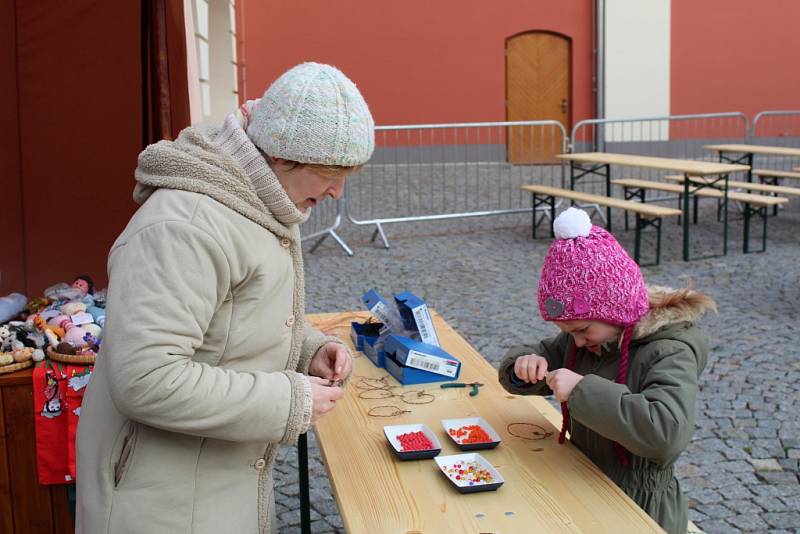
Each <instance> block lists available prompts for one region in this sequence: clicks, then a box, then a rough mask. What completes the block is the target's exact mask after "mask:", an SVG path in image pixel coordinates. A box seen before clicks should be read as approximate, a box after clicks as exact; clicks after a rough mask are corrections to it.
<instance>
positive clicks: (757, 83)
mask: <svg viewBox="0 0 800 534" xmlns="http://www.w3.org/2000/svg"><path fill="white" fill-rule="evenodd" d="M798 21H800V2H798V1H797V0H760V1H759V2H746V1H744V0H736V1H733V2H731V0H704V1H702V2H697V1H694V0H672V21H671V22H672V27H671V33H672V49H671V52H672V55H671V63H672V66H671V79H670V86H671V87H670V93H671V98H670V99H671V108H672V111H671V113H672V114H673V115H678V114H684V113H711V112H720V111H742V112H744V113H745V114H746V115H747V116H748V117H749V118H750V119H751V120H752V118H753V115H755V114H756V113H757V112H759V111H763V110H769V109H800V29H798Z"/></svg>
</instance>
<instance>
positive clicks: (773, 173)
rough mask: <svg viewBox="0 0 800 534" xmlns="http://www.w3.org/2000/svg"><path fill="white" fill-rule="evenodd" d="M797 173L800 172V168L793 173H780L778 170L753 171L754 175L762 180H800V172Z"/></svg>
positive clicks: (792, 171)
mask: <svg viewBox="0 0 800 534" xmlns="http://www.w3.org/2000/svg"><path fill="white" fill-rule="evenodd" d="M797 171H800V167H798V168H797V169H793V170H791V171H779V170H777V169H753V175H754V176H758V177H759V178H760V179H762V180H763V179H764V178H778V179H780V178H789V179H791V180H800V172H797ZM775 185H778V184H775Z"/></svg>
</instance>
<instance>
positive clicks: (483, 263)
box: [275, 200, 800, 533]
mask: <svg viewBox="0 0 800 534" xmlns="http://www.w3.org/2000/svg"><path fill="white" fill-rule="evenodd" d="M613 223H614V230H615V233H616V234H617V236H618V238H620V240H621V241H622V243H623V244H624V245H625V246H626V247H628V249H629V250H631V249H632V242H633V232H624V231H622V228H623V225H622V219H621V216H620V217H619V218H615V219H614V221H613ZM757 229H759V228H758V227H754V230H757ZM692 231H693V240H692V241H693V244H692V246H693V254H696V255H703V254H710V253H713V252H716V251H721V241H720V236H721V235H722V230H721V226H720V225H719V224H717V223H716V222H715V217H714V207H713V205H706V206H704V207H702V209H701V213H700V224H699V225H697V226H693V227H692ZM370 232H371V229H370V228H364V227H353V226H345V227H344V228H343V229H342V231H341V235H342V236H343V237H344V238H345V239H346V240H347V241H348V243H349V244H350V245H351V246H352V247H353V248H354V250H355V253H356V254H355V256H354V257H348V256H346V255H345V254H344V253H343V252H342V251H341V249H339V248H338V246H337V245H336V244H335V243H334V242H333V241H332V240H328V241H326V242H325V243H324V244H323V245H322V246H321V247H320V248H319V249H318V250H317V251H316V252H315V253H314V254H307V255H306V280H307V303H308V304H307V308H308V312H309V313H311V312H324V311H340V310H352V309H361V308H362V305H361V302H360V300H359V297H360V296H361V294H363V292H364V291H365V290H367V289H369V288H371V287H374V288H376V289H378V290H379V291H380V292H381V293H383V294H384V295H390V294H392V293H395V292H399V291H403V290H411V291H414V292H415V293H417V294H418V295H420V296H422V297H423V298H425V299H426V300H427V301H428V303H429V304H430V305H432V306H433V307H434V308H436V310H437V311H438V312H439V313H440V314H441V315H442V316H443V317H444V318H445V319H446V320H447V321H448V322H449V323H450V324H451V325H452V326H453V327H454V328H455V329H456V330H457V331H458V332H459V333H460V334H461V335H462V336H464V337H465V338H466V339H467V340H469V341H470V342H471V343H472V344H473V345H474V346H475V347H476V348H477V350H478V351H479V352H480V353H481V354H483V355H484V356H485V357H486V358H487V360H489V361H490V362H491V363H492V364H493V365H495V366H496V365H497V363H498V361H499V358H500V357H501V356H502V354H503V352H504V351H505V349H506V348H508V347H509V346H511V345H513V344H516V343H518V342H521V341H523V340H536V339H539V338H541V337H543V336H547V335H550V334H552V333H554V331H555V330H554V328H555V327H553V326H552V325H548V324H545V323H544V322H543V321H541V319H540V318H539V314H538V310H537V307H536V305H535V288H536V282H537V277H538V269H539V267H540V265H541V261H542V258H543V255H544V253H545V251H546V248H547V246H548V244H549V242H550V239H549V238H540V239H537V240H532V239H531V237H530V219H529V217H525V216H508V217H494V218H486V219H473V220H461V221H450V222H427V223H410V224H403V225H395V226H391V227H388V228H387V234H388V236H389V239H390V241H391V245H392V248H391V249H389V250H385V249H383V248H382V247H380V246H378V244H377V243H372V244H370V243H369V236H370ZM769 232H770V234H769V248H768V250H767V252H766V253H764V254H748V255H744V254H742V252H741V234H742V223H741V216H740V215H739V214H738V213H737V212H736V211H735V210H732V211H731V230H730V249H729V253H728V255H727V256H725V257H719V258H713V259H704V260H695V261H691V262H683V261H680V245H681V235H682V234H681V230H680V227H679V226H678V225H676V224H675V221H674V220H673V221H671V222H669V223H665V224H664V234H665V236H664V237H665V245H664V251H663V253H662V264H661V265H660V266H658V267H650V268H646V269H645V277H646V279H647V280H648V281H649V282H650V283H656V284H663V285H672V286H681V285H684V284H685V283H688V282H689V281H691V282H692V283H693V284H694V286H695V287H696V288H697V289H700V290H703V291H705V292H707V293H708V294H710V295H711V296H713V297H714V298H715V299H716V300H717V303H718V305H719V315H718V316H716V317H714V316H711V317H708V318H706V319H705V320H703V321H702V325H703V327H704V328H705V329H706V330H707V332H708V333H709V335H710V337H711V347H712V351H711V355H710V359H709V364H708V367H707V368H706V370H705V372H704V374H703V376H702V377H701V391H700V394H699V397H698V401H697V429H696V432H695V435H694V439H693V440H692V443H691V444H690V446H689V448H688V449H687V450H686V452H685V453H684V454H683V455H682V457H681V459H680V461H679V463H678V469H677V471H678V475H679V478H680V480H681V484H682V486H683V488H684V491H685V492H686V494H687V496H688V497H689V502H690V508H691V509H690V518H691V519H692V520H693V521H694V522H695V523H696V524H697V525H698V526H699V527H700V528H702V529H703V530H704V531H706V532H709V533H715V532H725V533H729V532H740V531H741V532H766V531H769V532H776V533H778V532H800V483H799V482H798V461H800V417H799V416H798V415H799V414H800V349H798V343H797V341H798V337H799V336H800V320H798V319H799V318H800V267H798V264H800V202H797V201H796V200H795V201H793V202H792V204H791V205H790V206H789V207H788V208H787V209H786V210H784V211H782V212H781V214H780V215H779V216H778V217H777V218H771V219H770V221H769ZM542 233H544V232H542ZM753 233H754V234H757V232H755V231H754V232H753ZM652 244H653V241H652V238H649V239H647V240H645V247H648V246H650V247H652ZM754 244H757V243H756V241H755V240H754ZM645 250H651V249H648V248H645ZM310 445H311V447H310V450H309V456H310V469H311V502H312V507H313V510H312V515H311V518H312V521H313V524H312V531H313V532H315V533H326V532H343V531H344V530H343V525H342V521H341V518H340V517H339V515H338V512H337V507H336V503H335V501H334V500H333V497H332V491H331V488H330V484H329V482H328V479H327V476H326V474H325V468H324V465H323V464H322V461H321V460H320V455H319V451H318V449H317V448H316V445H315V441H314V438H313V436H311V438H310ZM275 475H276V490H277V491H276V500H277V513H278V519H279V528H280V530H281V532H297V531H299V526H298V525H299V521H300V512H299V501H298V484H297V456H296V450H295V449H294V448H287V449H283V450H282V451H281V454H280V456H279V458H278V462H277V464H276V472H275Z"/></svg>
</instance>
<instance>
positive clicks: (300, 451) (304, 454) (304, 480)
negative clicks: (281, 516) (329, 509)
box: [297, 434, 311, 534]
mask: <svg viewBox="0 0 800 534" xmlns="http://www.w3.org/2000/svg"><path fill="white" fill-rule="evenodd" d="M297 461H298V464H299V467H300V531H301V532H302V534H311V499H310V498H309V491H308V436H307V435H306V434H300V438H299V439H298V440H297Z"/></svg>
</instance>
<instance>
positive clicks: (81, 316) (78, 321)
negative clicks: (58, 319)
mask: <svg viewBox="0 0 800 534" xmlns="http://www.w3.org/2000/svg"><path fill="white" fill-rule="evenodd" d="M69 318H70V319H71V320H72V324H74V325H75V326H80V325H82V324H89V323H93V322H94V317H92V314H91V313H86V312H84V313H76V314H75V315H70V316H69Z"/></svg>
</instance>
